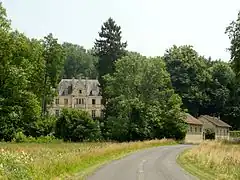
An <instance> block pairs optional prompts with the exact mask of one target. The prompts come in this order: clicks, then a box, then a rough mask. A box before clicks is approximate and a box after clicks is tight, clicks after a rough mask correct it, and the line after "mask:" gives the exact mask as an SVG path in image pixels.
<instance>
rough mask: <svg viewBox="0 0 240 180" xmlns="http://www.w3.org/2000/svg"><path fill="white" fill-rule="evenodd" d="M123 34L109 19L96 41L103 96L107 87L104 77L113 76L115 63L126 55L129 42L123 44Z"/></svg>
mask: <svg viewBox="0 0 240 180" xmlns="http://www.w3.org/2000/svg"><path fill="white" fill-rule="evenodd" d="M121 34H122V31H121V27H120V26H118V25H117V24H116V23H115V21H114V20H113V19H112V18H109V19H108V20H107V21H106V22H104V23H103V25H102V27H101V32H99V39H96V41H95V45H94V52H95V55H96V56H97V57H98V58H99V60H98V63H97V69H98V73H99V82H100V84H101V86H102V90H103V96H104V87H105V84H104V79H103V76H104V75H106V74H112V73H113V72H114V69H115V65H114V63H115V62H116V60H117V59H119V58H121V57H122V56H124V55H125V48H126V46H127V42H121V40H122V36H121Z"/></svg>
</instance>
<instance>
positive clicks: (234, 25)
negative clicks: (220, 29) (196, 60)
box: [225, 12, 240, 80]
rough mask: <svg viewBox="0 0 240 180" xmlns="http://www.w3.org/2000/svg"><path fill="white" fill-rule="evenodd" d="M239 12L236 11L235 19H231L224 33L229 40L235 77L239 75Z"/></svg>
mask: <svg viewBox="0 0 240 180" xmlns="http://www.w3.org/2000/svg"><path fill="white" fill-rule="evenodd" d="M239 22H240V12H239V13H238V16H237V20H236V21H232V22H231V23H230V25H229V26H228V27H227V28H226V31H225V33H226V34H228V37H229V39H230V41H231V46H230V48H229V51H230V53H231V64H232V68H233V70H234V72H235V73H236V77H237V79H238V80H239V77H240V23H239Z"/></svg>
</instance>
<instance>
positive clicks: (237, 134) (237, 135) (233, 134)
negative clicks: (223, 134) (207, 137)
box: [230, 131, 240, 138]
mask: <svg viewBox="0 0 240 180" xmlns="http://www.w3.org/2000/svg"><path fill="white" fill-rule="evenodd" d="M230 136H231V137H234V138H240V131H230Z"/></svg>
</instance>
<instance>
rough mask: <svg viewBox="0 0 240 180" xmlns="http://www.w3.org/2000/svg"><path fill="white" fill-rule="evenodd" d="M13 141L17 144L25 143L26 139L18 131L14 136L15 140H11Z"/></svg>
mask: <svg viewBox="0 0 240 180" xmlns="http://www.w3.org/2000/svg"><path fill="white" fill-rule="evenodd" d="M13 141H14V142H17V143H20V142H27V137H26V136H25V134H23V132H22V131H20V132H17V133H16V134H15V138H13Z"/></svg>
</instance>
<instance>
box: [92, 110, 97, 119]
mask: <svg viewBox="0 0 240 180" xmlns="http://www.w3.org/2000/svg"><path fill="white" fill-rule="evenodd" d="M92 117H93V118H95V117H96V110H92Z"/></svg>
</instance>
